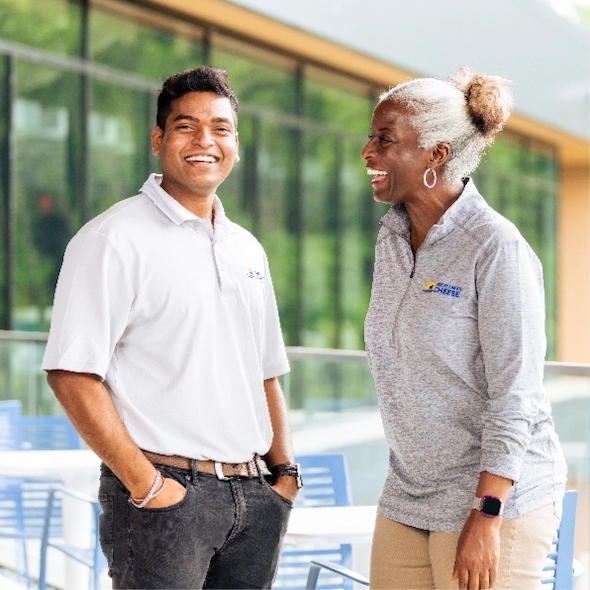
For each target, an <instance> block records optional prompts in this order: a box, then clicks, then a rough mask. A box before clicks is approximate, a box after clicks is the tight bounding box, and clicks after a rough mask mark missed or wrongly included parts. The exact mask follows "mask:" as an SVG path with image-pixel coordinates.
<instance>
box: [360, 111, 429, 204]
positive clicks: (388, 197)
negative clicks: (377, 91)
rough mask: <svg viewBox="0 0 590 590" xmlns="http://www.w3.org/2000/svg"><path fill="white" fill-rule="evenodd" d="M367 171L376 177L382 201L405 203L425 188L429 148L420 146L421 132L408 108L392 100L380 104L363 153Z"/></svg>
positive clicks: (375, 187)
mask: <svg viewBox="0 0 590 590" xmlns="http://www.w3.org/2000/svg"><path fill="white" fill-rule="evenodd" d="M361 157H362V158H363V159H364V160H365V161H366V163H367V165H366V168H367V174H369V175H371V176H373V179H372V180H371V186H372V187H373V198H374V199H375V200H376V201H379V202H380V203H389V204H390V205H393V204H395V203H405V202H407V201H409V200H412V197H413V196H414V195H416V193H417V192H420V191H422V190H423V189H424V184H423V180H422V178H423V175H424V171H425V170H426V168H428V158H429V155H428V150H425V149H423V148H420V147H418V132H417V131H416V130H415V129H414V128H413V127H411V125H410V118H409V116H408V111H407V110H406V109H404V107H402V106H400V105H398V104H395V103H393V102H390V101H383V102H381V103H379V104H378V105H377V107H376V108H375V110H374V112H373V119H372V121H371V135H369V141H368V142H367V145H365V147H364V148H363V150H362V152H361Z"/></svg>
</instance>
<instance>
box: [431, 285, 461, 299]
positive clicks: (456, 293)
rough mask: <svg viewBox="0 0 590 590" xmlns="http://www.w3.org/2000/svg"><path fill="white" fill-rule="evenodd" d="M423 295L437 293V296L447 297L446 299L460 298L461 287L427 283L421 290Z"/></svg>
mask: <svg viewBox="0 0 590 590" xmlns="http://www.w3.org/2000/svg"><path fill="white" fill-rule="evenodd" d="M422 291H423V292H424V293H438V294H439V295H447V296H448V297H460V296H461V287H457V286H456V285H449V284H448V283H435V282H434V281H429V282H428V283H426V284H425V285H424V287H423V288H422Z"/></svg>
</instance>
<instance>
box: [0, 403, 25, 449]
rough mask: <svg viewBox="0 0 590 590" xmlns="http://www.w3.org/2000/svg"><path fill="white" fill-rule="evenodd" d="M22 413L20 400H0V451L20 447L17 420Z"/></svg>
mask: <svg viewBox="0 0 590 590" xmlns="http://www.w3.org/2000/svg"><path fill="white" fill-rule="evenodd" d="M21 413H22V404H21V402H20V400H17V399H9V400H4V401H0V451H16V450H18V449H20V428H19V421H20V417H21Z"/></svg>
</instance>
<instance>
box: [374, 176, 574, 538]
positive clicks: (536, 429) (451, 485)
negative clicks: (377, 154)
mask: <svg viewBox="0 0 590 590" xmlns="http://www.w3.org/2000/svg"><path fill="white" fill-rule="evenodd" d="M381 223H382V227H381V230H380V232H379V236H378V239H377V246H376V260H375V271H374V278H373V288H372V293H371V303H370V306H369V311H368V313H367V318H366V323H365V340H366V347H367V353H368V359H369V366H370V368H371V372H372V374H373V378H374V380H375V384H376V388H377V396H378V400H379V407H380V410H381V416H382V419H383V425H384V430H385V435H386V437H387V441H388V443H389V447H390V461H389V473H388V477H387V480H386V482H385V486H384V489H383V493H382V495H381V498H380V500H379V509H378V512H379V514H381V515H382V516H384V517H386V518H389V519H392V520H395V521H397V522H401V523H403V524H407V525H409V526H413V527H417V528H421V529H426V530H433V531H459V530H461V529H462V527H463V525H464V523H465V520H466V519H467V517H468V516H469V511H470V508H471V504H472V501H473V498H474V495H475V489H476V486H477V481H478V479H479V474H480V472H481V471H488V472H490V473H493V474H496V475H499V476H502V477H506V478H508V479H511V480H513V481H514V482H515V483H514V486H513V488H512V490H511V493H510V496H509V498H508V500H507V502H506V506H505V510H504V518H506V519H510V518H514V517H516V516H519V515H521V514H524V513H526V512H529V511H531V510H534V509H536V508H540V507H541V506H544V505H546V504H549V503H550V502H552V501H554V500H556V499H559V498H560V497H561V495H562V494H563V488H564V484H565V479H566V467H565V461H564V458H563V454H562V452H561V449H560V446H559V442H558V440H557V436H556V434H555V431H554V427H553V420H552V418H551V408H550V404H549V400H548V398H547V396H546V394H545V391H544V389H543V363H544V356H545V345H546V342H545V332H544V321H545V313H544V289H543V276H542V268H541V264H540V262H539V260H538V258H537V257H536V256H535V254H534V252H533V251H532V249H531V248H530V246H529V245H528V244H527V243H526V241H525V240H524V238H523V237H522V236H521V235H520V233H519V232H518V230H517V229H516V227H515V226H514V225H513V224H512V223H511V222H509V221H508V220H506V219H505V218H504V217H502V216H501V215H499V214H498V213H496V212H495V211H494V210H493V209H491V207H489V206H488V205H487V204H486V202H485V201H484V199H483V198H482V197H481V195H479V193H478V192H477V189H476V188H475V185H474V184H473V182H472V181H471V180H469V181H468V182H467V184H466V186H465V189H464V191H463V193H462V195H461V196H460V197H459V199H458V200H457V201H456V202H455V203H453V205H452V206H451V207H450V208H449V209H448V210H447V211H446V212H445V213H444V215H443V216H442V217H441V219H440V221H439V222H438V223H437V224H436V225H434V226H433V227H432V228H431V229H430V231H429V232H428V234H427V236H426V239H425V240H424V242H423V244H422V245H421V246H420V248H419V249H418V251H417V252H416V256H415V257H414V255H413V252H412V249H411V246H410V225H409V218H408V215H407V213H406V210H405V207H404V205H396V206H393V207H392V208H391V209H390V211H389V212H388V213H387V214H386V215H385V216H384V217H383V219H382V221H381Z"/></svg>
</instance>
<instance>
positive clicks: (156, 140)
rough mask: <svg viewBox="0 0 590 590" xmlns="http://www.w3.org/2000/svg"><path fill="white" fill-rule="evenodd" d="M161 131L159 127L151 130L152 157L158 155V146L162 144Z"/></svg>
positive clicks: (155, 126)
mask: <svg viewBox="0 0 590 590" xmlns="http://www.w3.org/2000/svg"><path fill="white" fill-rule="evenodd" d="M163 133H164V132H163V131H162V129H161V127H160V126H159V125H154V128H153V129H152V154H154V156H159V155H160V145H161V143H162V135H163Z"/></svg>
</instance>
